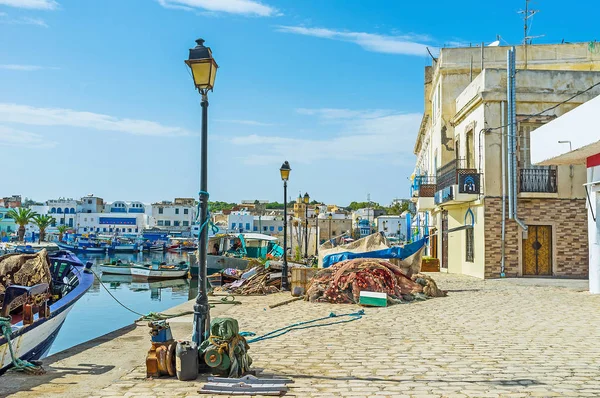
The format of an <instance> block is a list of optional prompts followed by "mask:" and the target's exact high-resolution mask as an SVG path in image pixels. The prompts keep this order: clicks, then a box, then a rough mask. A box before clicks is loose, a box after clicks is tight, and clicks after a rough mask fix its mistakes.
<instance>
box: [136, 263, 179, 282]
mask: <svg viewBox="0 0 600 398" xmlns="http://www.w3.org/2000/svg"><path fill="white" fill-rule="evenodd" d="M187 273H188V266H187V264H186V265H185V266H181V265H158V266H135V267H131V276H132V277H133V278H134V279H173V278H183V277H184V276H187Z"/></svg>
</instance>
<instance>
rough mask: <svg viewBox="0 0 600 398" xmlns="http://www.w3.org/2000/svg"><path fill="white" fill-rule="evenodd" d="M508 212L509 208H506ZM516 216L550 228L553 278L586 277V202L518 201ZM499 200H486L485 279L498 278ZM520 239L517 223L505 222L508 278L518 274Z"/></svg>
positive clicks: (529, 222)
mask: <svg viewBox="0 0 600 398" xmlns="http://www.w3.org/2000/svg"><path fill="white" fill-rule="evenodd" d="M507 213H508V208H507ZM518 215H519V218H520V219H521V220H522V221H523V222H524V223H525V224H539V225H553V229H554V237H555V239H554V241H553V242H552V244H553V246H554V247H555V249H554V252H555V254H556V256H555V257H553V261H554V275H555V276H566V277H587V276H588V236H587V210H586V208H585V199H519V200H518ZM501 235H502V199H501V198H489V197H488V198H485V277H486V278H497V277H499V276H500V262H501V250H502V241H501ZM520 239H522V235H521V232H520V231H519V228H518V225H517V223H515V222H514V221H513V220H506V249H505V254H506V259H505V273H506V276H507V277H513V276H517V275H518V274H519V256H521V253H519V243H518V240H520Z"/></svg>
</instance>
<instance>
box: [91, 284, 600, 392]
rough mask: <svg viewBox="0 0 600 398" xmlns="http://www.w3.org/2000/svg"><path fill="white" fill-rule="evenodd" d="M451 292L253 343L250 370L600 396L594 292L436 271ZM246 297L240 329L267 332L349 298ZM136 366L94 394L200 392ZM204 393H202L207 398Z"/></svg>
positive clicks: (400, 385) (305, 388)
mask: <svg viewBox="0 0 600 398" xmlns="http://www.w3.org/2000/svg"><path fill="white" fill-rule="evenodd" d="M433 276H434V278H435V279H436V280H437V281H438V284H439V285H440V286H441V287H442V288H443V289H447V290H449V293H448V297H446V298H437V299H431V300H428V301H424V302H416V303H412V304H406V305H396V306H393V307H388V308H370V309H366V316H365V317H363V318H362V319H361V320H358V321H355V322H351V323H346V324H341V325H335V326H327V327H322V328H314V329H306V330H299V331H293V332H291V333H289V334H287V335H285V336H284V337H279V338H276V339H272V340H266V341H263V342H257V343H254V344H252V345H251V350H250V353H251V355H252V357H253V359H254V366H255V367H256V368H262V369H264V372H265V373H267V374H275V375H280V376H289V377H291V378H293V379H294V381H295V383H294V384H292V385H291V387H292V388H291V390H290V392H289V393H288V395H289V396H297V397H332V396H352V397H383V396H388V397H449V398H450V397H530V396H531V397H551V396H560V397H567V396H569V397H571V396H577V397H599V396H600V344H599V343H598V342H599V341H600V296H592V295H590V294H588V293H586V292H582V291H576V290H573V289H567V288H561V287H551V286H533V285H532V286H527V285H525V286H523V285H519V284H515V283H507V282H506V281H502V280H488V281H482V280H479V279H474V278H470V277H465V276H456V275H446V274H433ZM287 297H288V296H287V295H283V294H278V295H272V296H268V297H248V298H245V299H244V305H239V306H233V307H232V308H231V309H230V310H229V311H227V316H232V317H235V318H237V319H238V320H239V322H240V327H241V329H242V330H246V331H252V332H256V333H258V334H262V333H265V332H268V331H271V330H273V329H276V328H279V327H282V326H285V325H288V324H290V323H294V322H298V321H302V320H309V319H313V318H318V317H322V316H327V315H328V314H329V313H330V312H332V311H333V312H336V313H338V314H339V313H345V312H351V311H354V310H356V309H358V307H357V306H351V305H345V306H344V305H337V306H335V305H329V304H310V303H308V302H294V303H291V304H288V305H285V306H282V307H278V308H275V309H268V308H267V307H268V305H269V304H272V303H275V302H278V301H282V300H283V299H285V298H287ZM144 377H145V369H144V367H143V366H140V367H138V368H136V369H135V370H133V371H132V372H131V373H129V374H128V375H126V376H125V377H123V378H122V379H121V380H118V381H116V382H115V383H113V384H112V385H111V386H110V387H107V388H105V389H103V390H101V391H99V392H98V395H99V396H115V397H121V396H138V397H141V396H146V397H191V396H200V395H197V394H198V389H199V388H201V386H202V380H201V379H200V378H199V379H198V380H197V381H196V382H178V381H177V380H173V379H157V380H146V379H145V378H144ZM202 396H206V395H202Z"/></svg>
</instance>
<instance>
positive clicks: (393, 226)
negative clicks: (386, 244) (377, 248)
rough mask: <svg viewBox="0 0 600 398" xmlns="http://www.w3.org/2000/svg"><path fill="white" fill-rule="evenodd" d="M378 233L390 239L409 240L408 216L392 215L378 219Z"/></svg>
mask: <svg viewBox="0 0 600 398" xmlns="http://www.w3.org/2000/svg"><path fill="white" fill-rule="evenodd" d="M377 232H382V233H383V234H384V235H385V236H386V237H388V238H396V239H398V240H399V241H405V240H407V237H408V235H407V225H406V215H390V216H379V217H377Z"/></svg>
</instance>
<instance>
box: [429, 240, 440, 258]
mask: <svg viewBox="0 0 600 398" xmlns="http://www.w3.org/2000/svg"><path fill="white" fill-rule="evenodd" d="M437 245H438V236H437V235H433V236H432V237H431V243H430V244H429V255H430V256H431V257H433V258H438V247H437Z"/></svg>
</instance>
